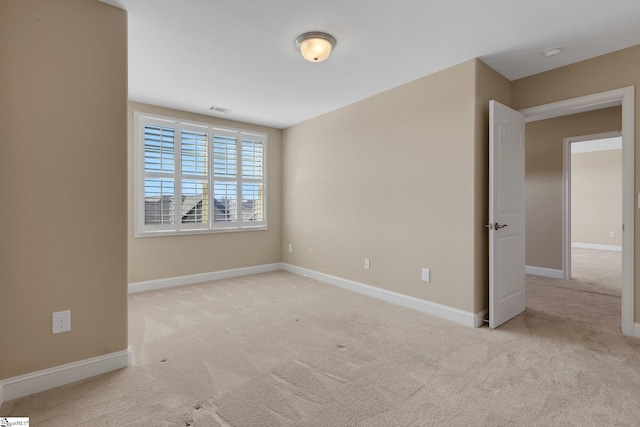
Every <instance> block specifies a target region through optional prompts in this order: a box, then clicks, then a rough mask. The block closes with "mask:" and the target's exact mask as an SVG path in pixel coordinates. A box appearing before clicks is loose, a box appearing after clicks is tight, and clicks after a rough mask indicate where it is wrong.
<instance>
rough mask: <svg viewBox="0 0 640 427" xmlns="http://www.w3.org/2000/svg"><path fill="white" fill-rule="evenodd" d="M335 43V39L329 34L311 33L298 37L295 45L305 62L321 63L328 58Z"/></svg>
mask: <svg viewBox="0 0 640 427" xmlns="http://www.w3.org/2000/svg"><path fill="white" fill-rule="evenodd" d="M336 43H337V42H336V39H335V38H334V37H333V36H332V35H331V34H327V33H323V32H320V31H311V32H309V33H304V34H303V35H301V36H300V37H298V38H297V39H296V42H295V45H296V48H297V49H299V50H300V53H301V54H302V56H303V57H304V59H306V60H307V61H309V62H322V61H324V60H325V59H327V58H328V57H329V55H330V54H331V50H332V49H333V48H334V47H336Z"/></svg>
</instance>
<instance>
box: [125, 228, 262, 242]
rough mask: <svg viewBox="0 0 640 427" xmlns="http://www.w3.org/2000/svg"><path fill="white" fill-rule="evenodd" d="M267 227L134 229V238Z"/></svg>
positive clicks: (238, 230) (239, 231)
mask: <svg viewBox="0 0 640 427" xmlns="http://www.w3.org/2000/svg"><path fill="white" fill-rule="evenodd" d="M267 230H268V228H267V226H266V225H256V226H244V227H234V228H217V229H213V230H208V229H207V230H202V229H192V230H152V231H136V232H135V233H134V236H133V237H134V238H136V239H138V238H145V237H174V236H192V235H198V234H220V233H242V232H247V231H267Z"/></svg>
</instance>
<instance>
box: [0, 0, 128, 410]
mask: <svg viewBox="0 0 640 427" xmlns="http://www.w3.org/2000/svg"><path fill="white" fill-rule="evenodd" d="M0 64H2V67H1V68H2V77H1V78H0V117H2V126H0V194H1V195H2V203H0V223H2V224H3V231H2V234H3V235H2V238H1V239H0V253H1V256H0V284H1V286H0V302H1V304H2V316H3V319H4V323H3V325H2V326H1V327H0V349H2V351H1V352H0V379H6V378H11V377H15V376H18V375H21V374H26V373H31V372H35V371H39V370H42V369H46V368H51V367H55V366H59V365H63V364H66V363H71V362H76V361H80V360H84V359H88V358H92V357H96V356H101V355H106V354H110V353H114V352H119V351H122V350H126V349H127V347H128V343H127V244H126V243H127V241H126V230H127V222H126V209H127V208H126V204H127V196H126V192H127V187H126V179H127V178H126V173H125V170H126V169H125V168H126V162H127V151H126V150H127V144H126V138H127V127H126V122H127V15H126V12H125V11H123V10H121V9H117V8H114V7H111V6H108V5H106V4H103V3H100V2H97V1H91V0H66V1H56V2H52V1H50V0H31V1H23V0H3V1H1V2H0ZM62 310H71V331H70V332H66V333H61V334H56V335H53V334H52V333H51V314H52V312H55V311H62ZM24 415H29V414H24Z"/></svg>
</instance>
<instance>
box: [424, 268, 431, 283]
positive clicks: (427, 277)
mask: <svg viewBox="0 0 640 427" xmlns="http://www.w3.org/2000/svg"><path fill="white" fill-rule="evenodd" d="M422 281H423V282H430V281H431V271H430V270H429V269H428V268H423V269H422Z"/></svg>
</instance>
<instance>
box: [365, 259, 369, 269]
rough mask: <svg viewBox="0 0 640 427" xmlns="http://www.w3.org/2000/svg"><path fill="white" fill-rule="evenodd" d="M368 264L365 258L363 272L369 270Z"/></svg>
mask: <svg viewBox="0 0 640 427" xmlns="http://www.w3.org/2000/svg"><path fill="white" fill-rule="evenodd" d="M369 267H370V264H369V258H365V259H364V269H365V270H369Z"/></svg>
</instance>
